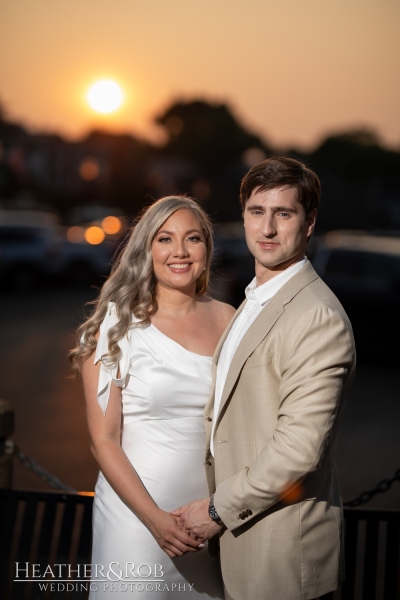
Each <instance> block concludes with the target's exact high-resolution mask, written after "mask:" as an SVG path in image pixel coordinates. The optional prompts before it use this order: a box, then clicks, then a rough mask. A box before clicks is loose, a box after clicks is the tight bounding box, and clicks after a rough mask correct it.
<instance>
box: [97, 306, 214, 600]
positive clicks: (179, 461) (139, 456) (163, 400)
mask: <svg viewBox="0 0 400 600" xmlns="http://www.w3.org/2000/svg"><path fill="white" fill-rule="evenodd" d="M116 322H117V316H116V311H115V306H114V304H113V303H110V305H109V307H108V312H107V315H106V317H105V319H104V321H103V323H102V325H101V327H100V336H99V340H98V344H97V350H96V354H95V362H97V361H102V357H103V356H104V355H105V354H107V352H108V339H107V332H108V330H109V328H110V327H112V326H113V325H114V324H115V323H116ZM119 345H120V349H121V354H120V360H119V364H118V365H115V366H114V367H113V368H108V367H107V366H106V364H104V363H103V362H101V365H100V376H99V387H98V401H99V404H100V406H101V407H102V409H103V411H104V412H105V410H106V408H107V402H108V398H109V393H110V386H111V382H112V381H114V383H115V384H116V385H118V386H119V387H120V388H121V391H122V410H123V427H122V442H121V443H122V448H123V450H124V452H125V454H126V455H127V457H128V458H129V460H130V462H131V463H132V465H133V467H134V469H135V470H136V472H137V474H138V475H139V477H140V479H141V481H142V482H143V485H144V486H145V487H146V489H147V491H148V492H149V494H150V495H151V496H152V498H153V499H154V501H155V502H156V503H157V505H158V506H159V507H160V508H161V509H163V510H165V511H170V510H172V509H173V508H177V507H178V506H181V505H183V504H186V503H187V502H190V501H191V500H195V499H200V498H205V497H207V496H208V495H209V493H208V488H207V482H206V477H205V470H204V454H205V430H204V418H203V408H204V405H205V402H206V400H207V398H208V396H209V394H210V390H211V358H210V357H208V356H201V355H199V354H195V353H193V352H189V351H188V350H186V349H185V348H183V346H181V345H179V344H178V343H177V342H175V341H173V340H172V339H170V338H169V337H167V336H166V335H164V334H163V333H162V332H161V331H159V330H158V329H157V328H156V327H154V326H153V325H149V326H148V327H145V328H136V327H134V328H132V329H130V330H129V331H128V333H127V335H126V336H125V337H124V338H123V339H122V340H121V341H120V343H119ZM117 374H118V375H119V377H118V378H117ZM95 492H96V494H95V499H94V513H93V552H92V575H91V576H92V580H91V584H90V588H91V592H90V600H95V599H96V600H99V599H100V598H101V599H104V600H105V599H107V600H108V599H109V598H114V599H115V598H116V597H120V598H126V599H128V598H145V599H146V600H166V599H168V600H172V599H177V600H186V599H193V600H200V599H206V598H207V599H208V598H223V597H224V594H223V586H222V581H221V576H220V569H219V561H218V559H217V558H213V557H211V556H210V555H209V553H208V551H207V548H205V549H204V550H202V551H200V552H197V553H189V554H186V555H184V556H182V557H177V558H174V559H171V558H169V557H168V556H167V554H165V553H164V552H163V551H162V550H161V548H160V547H159V546H158V544H157V543H156V541H155V540H154V538H153V536H152V535H151V533H150V532H149V531H148V529H147V528H146V527H145V526H144V525H143V524H142V522H141V521H140V520H139V519H138V518H137V517H136V515H135V514H134V513H133V512H132V510H131V509H130V508H129V507H128V506H127V505H126V504H125V503H124V502H123V501H122V500H121V499H120V497H119V496H118V495H117V494H116V493H115V492H114V490H113V489H112V487H111V486H110V484H109V483H108V481H107V480H106V479H105V477H104V476H103V474H102V473H101V472H100V474H99V477H98V480H97V484H96V489H95Z"/></svg>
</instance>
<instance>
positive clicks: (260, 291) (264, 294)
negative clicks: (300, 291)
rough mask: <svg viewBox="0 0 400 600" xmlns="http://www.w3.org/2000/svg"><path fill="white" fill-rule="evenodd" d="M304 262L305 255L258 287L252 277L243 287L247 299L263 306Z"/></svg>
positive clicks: (305, 259)
mask: <svg viewBox="0 0 400 600" xmlns="http://www.w3.org/2000/svg"><path fill="white" fill-rule="evenodd" d="M306 262H307V257H306V256H305V257H304V258H302V259H301V260H299V262H297V263H295V264H294V265H292V266H291V267H289V268H288V269H285V270H284V271H282V273H279V275H275V277H272V279H269V280H268V281H266V282H265V283H263V284H262V285H259V286H258V287H257V281H256V278H255V277H254V279H253V280H252V281H251V282H250V283H249V285H248V286H247V288H246V289H245V294H246V298H247V300H250V301H253V302H254V301H255V302H258V303H259V304H261V306H263V305H264V304H265V303H266V302H268V300H271V298H272V296H275V294H276V293H277V292H278V291H279V290H280V289H281V287H282V286H284V285H285V283H287V282H288V281H289V279H291V278H292V277H293V275H296V273H298V272H299V271H300V269H301V268H302V267H303V266H304V265H305V264H306Z"/></svg>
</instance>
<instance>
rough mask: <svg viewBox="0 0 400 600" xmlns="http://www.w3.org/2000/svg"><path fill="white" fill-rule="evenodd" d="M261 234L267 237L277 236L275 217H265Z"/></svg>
mask: <svg viewBox="0 0 400 600" xmlns="http://www.w3.org/2000/svg"><path fill="white" fill-rule="evenodd" d="M261 232H262V234H263V235H265V237H273V236H274V235H276V226H275V218H274V216H273V215H265V216H264V218H263V221H262V225H261Z"/></svg>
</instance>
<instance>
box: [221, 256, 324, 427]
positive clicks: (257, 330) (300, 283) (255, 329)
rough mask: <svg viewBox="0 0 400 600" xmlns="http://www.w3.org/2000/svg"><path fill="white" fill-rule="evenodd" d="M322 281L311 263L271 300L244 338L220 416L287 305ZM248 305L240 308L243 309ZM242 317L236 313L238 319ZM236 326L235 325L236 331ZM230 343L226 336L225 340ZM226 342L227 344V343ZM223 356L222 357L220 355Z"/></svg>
mask: <svg viewBox="0 0 400 600" xmlns="http://www.w3.org/2000/svg"><path fill="white" fill-rule="evenodd" d="M317 278H318V275H317V273H316V272H315V271H314V269H313V267H312V266H311V264H310V263H309V262H307V263H306V264H305V265H304V267H303V268H302V269H301V270H300V271H299V272H298V273H296V275H294V276H293V277H292V278H291V279H290V280H289V281H288V282H287V283H286V284H285V285H284V286H283V287H282V288H281V289H280V290H279V292H277V293H276V294H275V296H273V297H272V298H271V300H269V302H268V303H267V304H266V306H265V307H264V308H263V310H262V311H261V313H260V314H259V315H258V317H257V318H256V319H255V321H254V322H253V323H252V324H251V326H250V327H249V329H248V331H247V332H246V333H245V335H244V336H243V339H242V340H241V342H240V344H239V346H238V347H237V349H236V352H235V354H234V356H233V359H232V362H231V365H230V367H229V371H228V375H227V378H226V382H225V386H224V389H223V392H222V398H221V403H220V409H219V415H218V420H219V417H220V415H221V414H222V409H223V407H224V405H225V403H226V402H227V400H228V398H229V396H230V393H231V391H232V389H233V387H234V385H235V383H236V381H237V378H238V377H239V375H240V371H241V370H242V367H243V365H244V363H245V362H246V360H247V359H248V357H249V356H250V354H252V353H253V352H254V350H255V349H256V348H257V346H259V345H260V343H261V342H262V340H263V339H264V338H265V337H266V336H267V335H268V333H269V331H270V330H271V328H272V327H273V325H274V324H275V323H276V321H277V320H278V319H279V317H280V316H281V314H282V313H283V312H284V310H285V304H287V303H288V302H290V301H291V300H292V299H293V298H294V297H295V296H296V295H297V294H298V293H299V292H300V290H302V289H303V288H304V287H306V286H307V285H309V284H310V283H311V282H312V281H314V280H315V279H317ZM244 304H245V303H243V304H242V305H241V307H240V310H242V309H243V306H244ZM237 314H238V313H236V315H235V317H236V316H237ZM232 324H233V322H231V325H230V326H231V327H232ZM225 339H226V336H225ZM224 341H225V340H224ZM218 348H219V353H220V352H221V348H222V344H221V346H220V345H218ZM218 356H219V354H218Z"/></svg>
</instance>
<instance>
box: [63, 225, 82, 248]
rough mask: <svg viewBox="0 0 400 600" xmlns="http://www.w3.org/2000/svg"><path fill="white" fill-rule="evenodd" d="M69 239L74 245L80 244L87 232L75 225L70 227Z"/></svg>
mask: <svg viewBox="0 0 400 600" xmlns="http://www.w3.org/2000/svg"><path fill="white" fill-rule="evenodd" d="M67 239H68V241H69V242H72V244H80V243H81V242H83V240H84V239H85V231H84V229H83V228H82V227H78V225H74V226H73V227H70V228H69V229H68V231H67Z"/></svg>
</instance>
